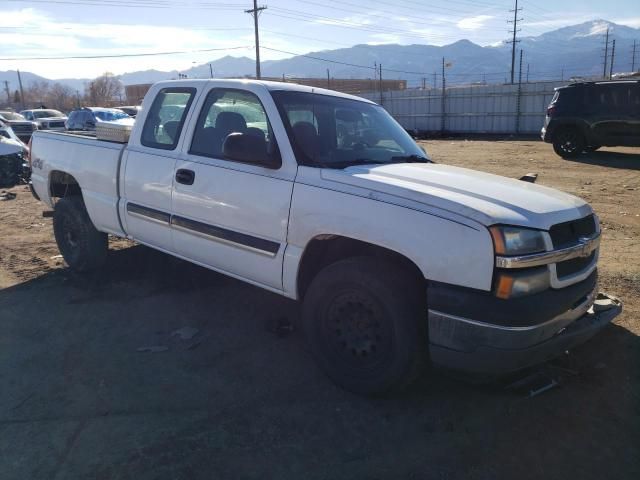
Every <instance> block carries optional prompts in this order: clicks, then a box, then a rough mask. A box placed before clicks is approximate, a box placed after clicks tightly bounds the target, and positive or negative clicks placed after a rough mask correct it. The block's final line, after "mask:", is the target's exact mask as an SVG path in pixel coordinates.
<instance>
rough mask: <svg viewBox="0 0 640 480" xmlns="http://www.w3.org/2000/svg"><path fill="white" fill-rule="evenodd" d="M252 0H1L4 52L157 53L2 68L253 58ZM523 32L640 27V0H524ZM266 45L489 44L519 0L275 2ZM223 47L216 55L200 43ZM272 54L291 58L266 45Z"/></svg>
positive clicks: (75, 71) (88, 73) (301, 48)
mask: <svg viewBox="0 0 640 480" xmlns="http://www.w3.org/2000/svg"><path fill="white" fill-rule="evenodd" d="M251 3H252V2H251V0H55V2H54V1H53V0H51V1H50V0H34V1H21V0H0V58H1V59H6V58H12V59H13V58H16V57H19V58H24V57H60V56H87V55H120V54H131V53H157V52H167V51H188V52H189V53H182V54H176V55H160V56H152V57H134V58H110V59H76V60H37V61H36V60H0V71H1V70H14V69H16V68H20V69H21V70H25V71H31V72H34V73H37V74H39V75H42V76H45V77H48V78H68V77H81V78H88V77H95V76H97V75H99V74H100V73H102V72H104V71H107V70H108V71H111V72H114V73H116V74H119V73H123V72H126V71H134V70H145V69H150V68H155V69H158V70H172V69H186V68H189V67H191V66H192V65H193V64H194V63H195V64H202V63H205V62H207V61H210V60H213V59H216V58H218V57H221V56H224V55H234V56H242V55H244V56H248V57H251V58H253V57H254V51H253V45H254V40H253V23H252V19H251V17H250V16H249V15H248V14H246V13H244V11H243V10H244V9H246V8H250V7H251ZM519 3H520V6H521V7H522V8H523V10H522V12H521V13H520V17H523V18H524V21H523V22H522V31H521V32H520V35H522V36H532V35H539V34H541V33H544V32H545V31H549V30H553V29H556V28H559V27H562V26H566V25H573V24H577V23H581V22H584V21H588V20H593V19H598V18H603V19H606V20H611V21H613V22H615V23H620V24H624V25H628V26H631V27H636V28H638V27H640V0H609V1H607V2H602V1H595V0H563V1H558V0H520V2H519ZM259 5H266V6H267V7H268V8H267V10H266V11H264V12H263V13H262V14H261V16H260V26H261V36H260V41H261V44H262V45H263V46H265V47H270V48H273V49H276V50H283V51H287V52H295V53H307V52H309V51H319V50H328V49H334V48H340V47H348V46H351V45H354V44H358V43H370V44H376V43H401V44H411V43H426V44H432V45H444V44H448V43H452V42H455V41H456V40H460V39H463V38H467V39H469V40H471V41H473V42H476V43H479V44H481V45H489V44H494V43H496V42H500V41H501V40H505V39H507V38H508V33H507V30H508V29H509V28H510V25H508V24H507V23H506V22H507V20H508V19H509V18H511V16H512V15H513V14H512V13H509V12H508V10H509V9H510V8H513V1H511V0H480V1H472V0H447V1H433V0H424V1H421V0H366V1H365V0H295V1H294V0H265V1H263V2H259ZM210 49H220V50H214V51H207V52H197V50H210ZM261 54H262V58H263V59H277V58H283V57H286V56H290V55H288V54H286V53H281V52H277V51H274V50H268V49H266V48H265V49H263V50H262V52H261Z"/></svg>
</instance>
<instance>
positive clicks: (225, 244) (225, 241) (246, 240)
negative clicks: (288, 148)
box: [171, 84, 296, 290]
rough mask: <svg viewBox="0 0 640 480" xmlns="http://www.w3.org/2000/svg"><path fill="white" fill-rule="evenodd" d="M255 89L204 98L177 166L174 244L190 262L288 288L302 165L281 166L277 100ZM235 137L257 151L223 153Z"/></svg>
mask: <svg viewBox="0 0 640 480" xmlns="http://www.w3.org/2000/svg"><path fill="white" fill-rule="evenodd" d="M235 85H237V84H234V86H235ZM250 88H251V89H253V90H255V91H254V92H252V91H250V90H249V88H248V89H246V90H245V89H237V88H213V89H211V90H209V91H208V92H207V95H206V96H205V95H203V97H202V100H201V102H200V103H201V106H200V108H199V109H198V116H197V118H196V119H195V121H193V122H191V125H190V131H189V132H186V137H185V140H186V141H185V144H184V146H183V150H184V152H185V154H184V157H183V158H180V159H178V161H177V162H176V166H175V174H174V177H175V183H174V191H173V209H172V210H173V216H172V220H171V222H172V227H173V231H174V243H175V246H176V250H177V253H178V254H179V255H181V256H183V257H186V258H188V259H191V260H193V261H195V262H198V263H201V264H204V265H207V266H209V267H211V268H213V269H216V270H219V271H221V272H224V273H227V274H231V275H233V276H236V277H240V278H242V279H245V280H248V281H250V282H253V283H258V284H260V285H262V286H266V287H270V288H273V289H277V290H281V289H282V261H283V255H284V250H285V245H286V243H285V242H286V236H287V222H288V217H289V206H290V202H291V194H292V189H293V181H294V178H295V172H296V166H295V165H284V164H283V163H282V161H281V156H280V151H279V149H278V141H280V142H287V141H288V140H287V138H286V133H285V131H284V127H283V125H282V122H280V119H279V116H278V113H277V109H276V107H275V104H274V103H273V99H272V98H271V96H270V95H269V93H268V91H267V90H266V89H265V88H264V87H260V86H251V87H250ZM259 95H260V96H261V98H259ZM195 113H196V112H194V117H195ZM274 131H275V133H274ZM229 135H231V136H234V137H236V138H235V140H238V142H239V145H245V146H247V148H249V151H250V152H253V153H250V155H249V157H247V155H243V154H242V151H243V148H241V149H240V151H238V152H236V153H237V155H236V153H234V152H233V151H228V150H226V151H225V154H223V145H224V144H225V140H226V139H227V137H228V136H229ZM246 151H247V150H246V149H244V152H245V153H246ZM251 155H253V156H251Z"/></svg>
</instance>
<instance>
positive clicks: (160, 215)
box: [123, 203, 171, 231]
mask: <svg viewBox="0 0 640 480" xmlns="http://www.w3.org/2000/svg"><path fill="white" fill-rule="evenodd" d="M127 213H128V214H129V215H131V216H132V217H136V218H140V219H143V220H149V221H150V222H155V223H159V224H162V225H168V224H169V221H170V219H171V215H169V214H168V213H166V212H162V211H160V210H155V209H153V208H149V207H143V206H142V205H137V204H135V203H127ZM123 231H124V230H123Z"/></svg>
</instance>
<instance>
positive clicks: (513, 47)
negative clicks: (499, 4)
mask: <svg viewBox="0 0 640 480" xmlns="http://www.w3.org/2000/svg"><path fill="white" fill-rule="evenodd" d="M509 11H510V12H513V20H509V21H508V22H507V23H513V30H512V31H511V33H512V34H513V37H512V39H511V40H510V41H508V42H507V43H510V44H511V83H512V84H513V83H514V74H515V68H516V44H517V43H519V42H520V40H516V35H517V33H518V32H519V31H520V30H518V22H521V21H522V20H523V19H522V18H518V12H520V11H522V7H520V8H518V0H516V6H515V8H514V9H513V10H509Z"/></svg>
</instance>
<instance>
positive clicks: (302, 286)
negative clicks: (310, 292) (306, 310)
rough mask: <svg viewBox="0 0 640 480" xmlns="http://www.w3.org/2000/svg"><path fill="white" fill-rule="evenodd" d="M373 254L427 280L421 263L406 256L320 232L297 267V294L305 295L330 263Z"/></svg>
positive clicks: (359, 241)
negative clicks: (418, 264) (420, 267)
mask: <svg viewBox="0 0 640 480" xmlns="http://www.w3.org/2000/svg"><path fill="white" fill-rule="evenodd" d="M360 256H370V257H377V258H386V259H389V260H391V261H393V262H395V263H397V264H398V265H401V266H402V267H403V268H404V269H406V270H407V271H408V272H410V273H411V274H412V275H415V276H416V278H418V279H419V281H423V282H424V281H425V280H424V276H423V275H422V272H421V271H420V269H419V268H418V266H417V265H416V264H415V263H413V261H411V260H410V259H409V258H407V257H405V256H404V255H402V254H400V253H398V252H395V251H393V250H389V249H388V248H385V247H380V246H378V245H374V244H372V243H368V242H363V241H361V240H355V239H353V238H348V237H342V236H339V235H319V236H317V237H315V238H314V239H312V240H311V242H309V244H308V245H307V247H306V248H305V250H304V253H303V255H302V258H301V260H300V268H299V269H298V279H297V286H298V296H299V298H300V299H302V298H304V295H305V293H306V291H307V288H308V287H309V285H310V284H311V282H312V280H313V279H314V277H315V276H316V275H317V274H318V273H319V272H320V270H322V269H323V268H324V267H326V266H327V265H330V264H332V263H335V262H337V261H338V260H342V259H345V258H349V257H360Z"/></svg>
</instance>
